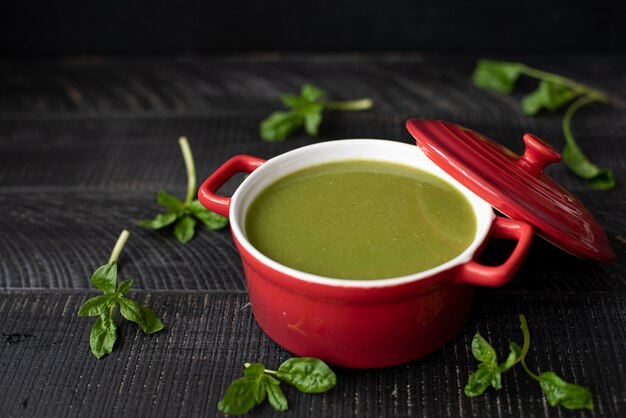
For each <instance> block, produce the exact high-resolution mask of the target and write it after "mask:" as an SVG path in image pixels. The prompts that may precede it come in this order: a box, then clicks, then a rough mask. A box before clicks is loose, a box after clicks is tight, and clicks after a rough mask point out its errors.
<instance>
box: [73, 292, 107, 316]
mask: <svg viewBox="0 0 626 418" xmlns="http://www.w3.org/2000/svg"><path fill="white" fill-rule="evenodd" d="M114 303H115V297H114V296H110V295H101V296H96V297H95V298H91V299H89V300H87V301H86V302H85V303H84V304H83V306H81V307H80V310H79V311H78V316H100V315H101V314H102V313H103V312H104V311H106V310H107V309H108V308H110V307H111V305H113V304H114Z"/></svg>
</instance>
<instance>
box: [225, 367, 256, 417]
mask: <svg viewBox="0 0 626 418" xmlns="http://www.w3.org/2000/svg"><path fill="white" fill-rule="evenodd" d="M258 384H259V383H258V382H257V380H256V376H244V377H240V378H239V379H236V380H234V381H233V382H232V383H231V384H230V386H228V389H226V393H225V394H224V397H223V398H222V399H221V400H220V401H219V403H218V404H217V407H218V408H219V410H220V411H222V412H224V413H226V414H230V415H241V414H245V413H246V412H248V411H249V410H251V409H252V408H254V406H255V405H256V404H257V402H256V397H255V392H256V390H257V386H258Z"/></svg>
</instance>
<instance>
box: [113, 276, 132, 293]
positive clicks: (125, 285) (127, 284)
mask: <svg viewBox="0 0 626 418" xmlns="http://www.w3.org/2000/svg"><path fill="white" fill-rule="evenodd" d="M132 285H133V279H128V280H124V281H123V282H120V284H119V285H118V286H117V290H116V293H121V294H122V295H125V294H126V293H128V292H129V291H130V288H131V286H132Z"/></svg>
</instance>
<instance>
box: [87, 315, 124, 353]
mask: <svg viewBox="0 0 626 418" xmlns="http://www.w3.org/2000/svg"><path fill="white" fill-rule="evenodd" d="M116 339H117V326H116V325H115V321H114V320H113V313H112V312H111V310H106V311H104V312H103V313H102V314H101V315H100V316H99V317H98V319H97V320H96V323H95V324H93V327H92V328H91V334H90V336H89V345H90V346H91V352H92V353H93V355H94V356H96V357H97V358H102V357H103V356H104V355H106V354H109V353H110V352H111V351H113V345H114V344H115V340H116Z"/></svg>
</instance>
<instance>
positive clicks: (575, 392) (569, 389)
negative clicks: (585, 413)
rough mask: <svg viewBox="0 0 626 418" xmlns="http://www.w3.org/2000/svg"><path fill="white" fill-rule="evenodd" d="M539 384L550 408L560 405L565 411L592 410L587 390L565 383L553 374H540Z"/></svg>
mask: <svg viewBox="0 0 626 418" xmlns="http://www.w3.org/2000/svg"><path fill="white" fill-rule="evenodd" d="M539 384H540V385H541V389H542V390H543V393H544V394H545V395H546V398H547V399H548V403H549V404H550V406H557V405H561V406H563V407H564V408H567V409H581V408H587V409H589V410H593V399H592V395H591V392H589V390H587V389H586V388H584V387H582V386H579V385H575V384H573V383H567V382H565V381H564V380H563V379H561V378H560V377H559V376H557V375H556V373H554V372H544V373H541V374H540V375H539Z"/></svg>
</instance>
